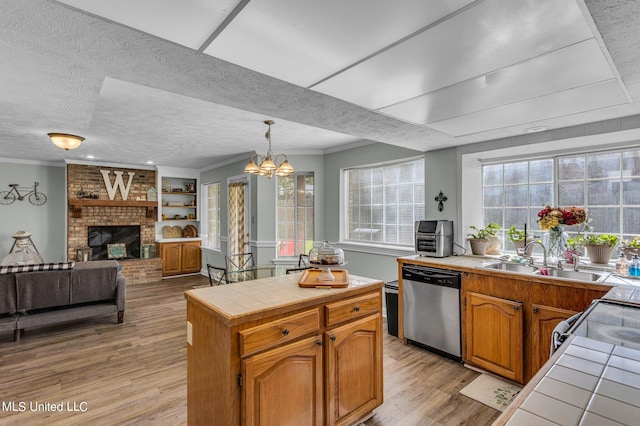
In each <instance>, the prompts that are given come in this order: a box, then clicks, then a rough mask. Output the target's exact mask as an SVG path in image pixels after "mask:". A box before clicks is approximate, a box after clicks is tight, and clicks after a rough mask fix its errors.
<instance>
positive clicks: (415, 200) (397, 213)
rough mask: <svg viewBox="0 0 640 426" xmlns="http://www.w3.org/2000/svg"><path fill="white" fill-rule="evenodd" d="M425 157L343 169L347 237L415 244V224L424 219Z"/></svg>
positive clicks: (393, 243)
mask: <svg viewBox="0 0 640 426" xmlns="http://www.w3.org/2000/svg"><path fill="white" fill-rule="evenodd" d="M424 179H425V176H424V159H423V158H419V159H410V160H403V161H400V162H393V163H385V164H379V165H374V166H367V167H360V168H352V169H345V170H343V184H344V188H345V197H346V200H345V201H346V204H347V209H346V212H347V213H346V215H345V220H344V225H343V240H344V241H345V242H357V243H366V244H374V245H382V246H400V247H405V246H406V247H413V245H414V242H413V236H414V224H415V221H416V220H421V219H424V204H425V198H424Z"/></svg>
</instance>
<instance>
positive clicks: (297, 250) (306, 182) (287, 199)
mask: <svg viewBox="0 0 640 426" xmlns="http://www.w3.org/2000/svg"><path fill="white" fill-rule="evenodd" d="M313 187H314V183H313V173H296V174H295V175H293V176H286V177H278V181H277V188H278V200H277V219H276V220H277V235H276V238H277V240H278V241H279V246H278V257H294V256H298V255H300V254H309V250H311V249H312V248H313V227H314V193H313Z"/></svg>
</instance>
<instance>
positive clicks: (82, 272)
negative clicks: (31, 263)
mask: <svg viewBox="0 0 640 426" xmlns="http://www.w3.org/2000/svg"><path fill="white" fill-rule="evenodd" d="M47 265H49V266H51V265H53V266H54V268H52V270H37V269H49V268H47ZM56 265H59V266H58V268H55V266H56ZM15 269H17V267H3V268H0V332H2V331H11V330H12V331H13V332H14V333H13V336H14V340H15V341H18V340H20V335H21V334H22V330H24V329H25V328H28V327H38V326H42V325H50V324H55V323H60V322H65V321H71V320H76V319H81V318H86V317H90V316H96V315H104V314H109V313H117V321H118V323H122V322H123V321H124V309H125V301H126V282H125V279H124V276H123V275H122V274H121V273H120V272H119V268H118V262H117V261H115V260H104V261H95V262H79V263H75V264H74V263H64V264H44V265H36V267H35V268H31V269H36V270H34V271H28V270H27V271H24V270H20V271H19V272H13V270H15ZM23 269H25V268H23Z"/></svg>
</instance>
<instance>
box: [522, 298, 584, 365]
mask: <svg viewBox="0 0 640 426" xmlns="http://www.w3.org/2000/svg"><path fill="white" fill-rule="evenodd" d="M532 311H533V314H532V316H531V318H532V320H531V352H532V354H531V373H532V374H535V373H536V372H537V371H538V370H539V369H540V368H541V367H542V366H543V365H544V363H545V362H547V360H548V359H549V354H550V350H551V335H552V334H553V329H554V328H555V327H556V325H558V323H559V322H560V321H562V320H566V319H567V318H569V317H571V316H572V315H574V314H576V313H577V312H574V311H569V310H567V309H560V308H554V307H551V306H543V305H533V308H532Z"/></svg>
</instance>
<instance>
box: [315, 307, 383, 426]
mask: <svg viewBox="0 0 640 426" xmlns="http://www.w3.org/2000/svg"><path fill="white" fill-rule="evenodd" d="M381 330H382V326H381V316H380V315H379V314H377V315H375V316H372V317H367V318H363V319H361V320H358V321H355V322H352V323H350V324H347V325H344V326H342V327H337V328H335V329H333V330H328V331H327V332H326V333H325V342H326V352H325V356H326V357H327V359H326V364H327V373H328V377H327V389H326V395H327V423H328V424H330V425H334V424H335V425H343V424H344V425H348V424H354V423H355V421H357V420H358V419H360V418H361V417H362V416H364V415H365V414H367V413H369V412H371V411H373V409H374V408H376V407H377V406H379V405H380V404H382V398H383V396H382V332H381Z"/></svg>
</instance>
